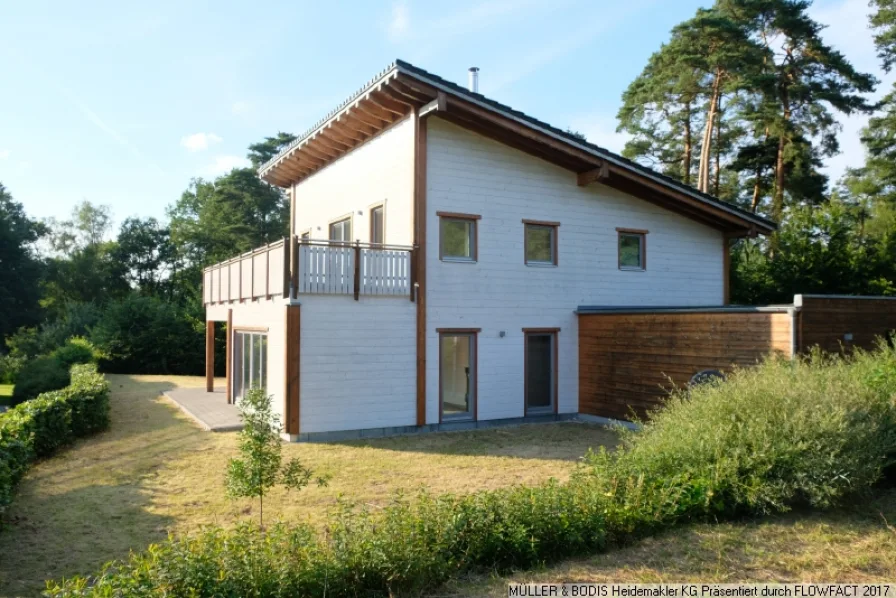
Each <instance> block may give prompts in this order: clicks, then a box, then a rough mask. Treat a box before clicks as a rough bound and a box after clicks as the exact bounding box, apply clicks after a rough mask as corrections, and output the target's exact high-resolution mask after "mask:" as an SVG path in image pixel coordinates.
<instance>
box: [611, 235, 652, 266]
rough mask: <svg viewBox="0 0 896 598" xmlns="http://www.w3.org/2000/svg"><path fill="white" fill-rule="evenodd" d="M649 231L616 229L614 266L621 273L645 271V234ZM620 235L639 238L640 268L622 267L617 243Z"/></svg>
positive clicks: (620, 253) (620, 252)
mask: <svg viewBox="0 0 896 598" xmlns="http://www.w3.org/2000/svg"><path fill="white" fill-rule="evenodd" d="M648 232H650V231H646V230H639V229H636V228H617V229H616V265H617V266H618V267H619V269H620V270H622V271H623V272H645V271H646V270H647V233H648ZM622 235H639V236H640V237H641V267H640V268H633V267H631V266H623V265H622V261H621V260H622V251H620V249H619V241H620V240H621V239H620V237H621V236H622Z"/></svg>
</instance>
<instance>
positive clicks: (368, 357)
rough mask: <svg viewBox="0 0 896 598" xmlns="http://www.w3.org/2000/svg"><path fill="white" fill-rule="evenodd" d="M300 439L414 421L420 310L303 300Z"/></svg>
mask: <svg viewBox="0 0 896 598" xmlns="http://www.w3.org/2000/svg"><path fill="white" fill-rule="evenodd" d="M300 303H301V305H302V331H301V422H300V433H309V432H328V431H334V430H361V429H367V428H383V427H395V426H410V425H414V423H415V422H416V413H417V410H416V396H417V395H416V388H417V386H416V385H417V377H416V359H417V354H416V344H415V340H414V339H415V336H416V325H417V324H416V322H417V320H416V315H415V314H416V304H415V303H411V302H410V301H409V300H408V299H407V298H404V297H368V296H363V297H361V300H360V301H355V300H354V299H352V298H351V297H341V296H327V295H316V296H315V295H306V296H303V297H301V299H300Z"/></svg>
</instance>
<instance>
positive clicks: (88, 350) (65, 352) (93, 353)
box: [50, 336, 97, 370]
mask: <svg viewBox="0 0 896 598" xmlns="http://www.w3.org/2000/svg"><path fill="white" fill-rule="evenodd" d="M50 357H52V358H54V359H56V360H57V361H58V362H59V363H61V364H62V366H63V367H64V368H65V369H66V370H68V369H70V368H71V367H72V366H73V365H77V364H83V363H95V362H96V360H97V350H96V347H94V346H93V345H91V344H90V341H88V340H87V339H86V338H83V337H79V336H76V337H73V338H70V339H68V341H66V343H65V344H64V345H62V346H61V347H59V348H58V349H56V350H55V351H53V352H52V353H50Z"/></svg>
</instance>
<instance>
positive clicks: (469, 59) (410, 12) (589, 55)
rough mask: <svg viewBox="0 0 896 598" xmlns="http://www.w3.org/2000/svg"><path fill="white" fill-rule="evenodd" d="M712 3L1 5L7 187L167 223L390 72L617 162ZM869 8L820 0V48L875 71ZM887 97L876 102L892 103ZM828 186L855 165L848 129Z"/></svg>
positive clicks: (22, 197)
mask: <svg viewBox="0 0 896 598" xmlns="http://www.w3.org/2000/svg"><path fill="white" fill-rule="evenodd" d="M709 3H710V2H709V1H706V2H699V1H695V0H674V1H668V0H666V1H664V0H625V1H624V2H618V1H612V2H611V1H609V0H601V1H597V0H550V1H547V2H545V1H535V0H515V1H511V0H464V1H459V2H453V3H436V2H422V1H414V0H397V1H389V2H378V3H375V2H353V3H349V2H338V1H335V2H294V1H293V2H290V1H272V2H267V3H231V2H191V1H188V0H176V1H169V0H160V1H154V2H144V3H130V2H120V1H117V2H90V1H85V2H78V3H72V2H62V1H57V2H44V1H40V0H34V1H31V2H7V3H4V4H3V6H0V77H2V82H3V87H2V92H0V182H2V183H3V184H4V185H6V186H7V188H8V189H9V190H10V191H11V192H12V194H13V196H14V197H15V198H16V199H17V200H18V201H20V202H22V203H23V204H24V205H25V208H26V210H27V211H28V212H29V214H31V215H32V216H38V217H47V216H56V217H65V216H67V215H68V214H69V212H70V211H71V208H72V206H73V205H74V204H75V203H76V202H79V201H80V200H82V199H88V200H90V201H92V202H94V203H99V204H107V205H109V206H111V207H112V209H113V212H114V215H115V220H116V222H120V221H121V220H123V219H124V218H126V217H128V216H133V215H139V216H156V217H163V216H164V212H165V207H166V206H167V205H169V204H171V203H173V202H174V201H176V200H177V198H178V197H179V196H180V194H181V192H182V191H183V190H184V189H185V188H186V187H187V185H188V184H189V181H190V179H191V178H193V177H200V176H201V177H214V176H215V175H218V174H222V173H223V172H226V171H227V170H229V169H230V168H232V167H234V166H241V165H243V164H244V163H245V153H246V147H247V146H248V145H249V144H250V143H253V142H255V141H258V140H260V139H261V138H262V137H264V136H265V135H269V134H273V133H275V132H276V131H278V130H284V131H290V132H294V133H298V132H301V131H304V130H305V129H307V128H308V127H309V126H310V125H311V124H312V123H314V122H315V121H316V120H318V119H319V118H320V117H322V116H323V115H324V114H325V113H326V112H328V111H329V110H330V109H332V108H333V107H335V106H336V105H337V104H338V103H339V102H341V101H342V100H343V99H345V98H346V97H347V96H349V95H350V94H351V93H352V92H354V91H355V90H356V89H358V88H359V87H361V86H362V85H363V84H364V82H366V81H367V80H368V79H370V78H371V77H373V76H374V75H375V74H376V73H377V72H379V71H380V70H381V69H383V68H384V67H385V66H386V65H388V64H389V63H390V62H392V60H394V59H395V58H402V59H404V60H408V61H410V62H412V63H414V64H417V65H418V66H421V67H423V68H425V69H427V70H430V71H432V72H435V73H437V74H439V75H441V76H443V77H445V78H448V79H452V80H455V81H457V82H459V83H465V81H466V69H467V67H469V66H472V65H476V66H479V67H480V68H481V69H482V70H481V79H480V91H482V92H483V93H485V94H486V95H489V96H491V97H493V98H495V99H497V100H499V101H501V102H504V103H507V104H510V105H511V106H514V107H515V108H518V109H521V110H523V111H525V112H528V113H530V114H532V115H534V116H536V117H538V118H541V119H542V120H546V121H548V122H550V123H552V124H554V125H556V126H559V127H572V128H574V129H576V130H579V131H582V132H583V133H585V134H586V135H587V136H588V138H589V139H590V140H591V141H593V142H595V143H598V144H600V145H603V146H605V147H608V148H610V149H613V150H619V149H621V147H622V145H623V143H624V141H625V140H624V138H623V137H622V136H620V135H618V134H616V133H615V127H616V123H615V114H616V111H617V109H618V107H619V101H620V100H619V98H620V95H621V93H622V91H623V90H624V89H625V87H626V86H627V85H628V83H629V82H630V81H631V80H632V79H633V78H634V77H635V76H636V75H637V74H638V73H639V72H640V70H641V69H642V67H643V66H644V64H645V62H646V60H647V57H648V56H649V55H650V54H651V53H652V52H653V51H654V50H655V49H656V48H657V47H658V46H659V45H660V43H662V42H663V41H665V40H666V39H667V38H668V34H669V30H670V29H671V28H672V27H673V26H674V25H675V24H676V23H678V22H680V21H682V20H684V19H686V18H689V17H690V16H692V15H693V14H694V11H695V10H696V9H697V7H699V6H702V5H707V4H709ZM867 10H868V7H867V2H866V0H817V1H816V3H815V5H814V6H813V8H812V11H813V14H814V16H815V17H816V18H817V19H818V20H819V21H821V22H822V23H825V24H827V25H830V27H829V28H828V29H827V30H826V31H825V36H826V38H827V39H828V41H829V43H832V44H833V45H835V46H836V47H838V48H839V49H840V50H841V51H843V52H844V53H846V54H847V56H848V57H849V58H850V59H851V60H852V61H853V62H854V63H855V64H856V66H857V67H859V68H862V69H864V70H866V71H870V72H874V73H875V74H877V75H878V76H879V77H880V78H882V79H883V80H884V81H885V84H889V83H891V82H892V81H893V77H892V76H888V77H884V76H883V75H882V73H881V72H880V69H879V66H878V63H877V60H876V58H875V56H874V49H873V47H872V45H871V39H870V33H869V32H868V30H867V19H866V15H867ZM884 87H885V86H882V87H881V89H884ZM843 124H844V134H843V139H842V145H843V150H844V151H843V153H842V154H841V155H840V156H837V157H836V158H834V159H832V160H830V161H829V164H828V168H829V171H830V173H831V174H832V175H834V176H835V177H836V176H837V175H838V174H839V173H840V172H842V170H843V168H844V167H845V166H846V165H858V164H860V163H861V162H862V149H861V144H860V143H859V141H858V131H859V129H860V128H861V126H862V125H863V124H864V119H863V118H850V119H845V120H844V123H843Z"/></svg>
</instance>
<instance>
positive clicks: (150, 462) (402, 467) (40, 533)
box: [0, 376, 615, 595]
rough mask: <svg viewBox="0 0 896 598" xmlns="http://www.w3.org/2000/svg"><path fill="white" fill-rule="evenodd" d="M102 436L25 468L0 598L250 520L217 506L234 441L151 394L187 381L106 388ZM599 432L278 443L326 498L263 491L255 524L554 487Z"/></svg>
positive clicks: (5, 536)
mask: <svg viewBox="0 0 896 598" xmlns="http://www.w3.org/2000/svg"><path fill="white" fill-rule="evenodd" d="M109 380H110V382H111V384H112V389H113V394H112V427H111V429H110V430H109V431H108V432H106V433H104V434H102V435H100V436H98V437H95V438H91V439H88V440H85V441H82V442H79V443H78V444H76V445H75V446H73V447H71V448H69V449H67V450H64V451H63V452H62V453H60V454H59V455H57V456H56V457H54V458H52V459H49V460H47V461H45V462H43V463H40V464H38V465H36V466H35V467H34V468H33V469H32V470H31V471H30V472H29V474H28V476H27V477H26V479H25V480H24V481H23V483H22V485H21V486H20V488H19V491H18V495H17V497H16V499H15V501H14V503H13V506H12V508H11V509H10V512H9V516H10V517H9V526H8V527H7V528H6V529H4V530H3V531H2V532H0V555H2V556H0V594H2V595H23V594H24V595H35V594H37V593H38V592H39V591H40V590H41V589H42V588H43V580H45V579H48V578H54V579H58V578H60V577H62V576H66V575H71V574H74V573H87V572H91V571H94V570H96V569H97V568H98V567H99V566H101V565H102V564H103V563H104V562H106V561H108V560H110V559H113V558H121V557H125V556H127V554H128V551H129V550H131V549H133V550H141V549H143V548H145V547H146V546H147V544H149V543H150V542H154V541H158V540H162V539H164V538H165V536H166V535H167V534H168V533H169V532H175V533H184V532H189V531H191V530H195V529H196V528H197V527H198V526H201V525H203V524H208V523H219V524H223V525H230V524H232V523H234V522H235V521H237V520H239V519H241V518H244V517H251V516H253V514H254V513H255V511H254V509H255V505H254V504H253V503H252V502H250V501H246V500H241V501H237V502H232V501H230V500H228V499H227V497H226V496H225V493H224V480H223V476H224V469H225V466H226V463H227V460H228V458H229V457H231V456H232V455H233V454H234V452H235V447H236V435H235V434H232V433H230V434H212V433H207V432H202V431H200V430H199V428H197V427H196V426H195V425H194V424H193V423H192V422H191V421H190V420H188V419H187V418H186V416H184V415H183V414H181V412H180V411H179V410H178V409H177V408H176V407H175V406H174V405H173V404H171V403H170V402H168V400H167V399H164V398H161V397H159V393H160V392H162V391H163V390H166V389H169V388H172V387H174V386H175V385H176V386H201V385H202V384H203V383H204V380H203V379H201V378H177V377H160V376H109ZM614 442H615V437H614V435H613V434H612V433H610V432H608V431H606V430H604V429H602V428H599V427H596V426H590V425H584V424H572V423H570V424H555V425H538V426H523V427H519V428H504V429H498V430H488V431H479V432H462V433H451V434H429V435H424V436H417V437H403V438H388V439H376V440H368V441H357V442H351V443H338V444H289V445H285V450H284V453H285V455H286V456H288V457H292V456H295V457H300V458H301V459H302V460H303V461H305V462H306V464H308V465H310V466H311V467H312V468H314V469H315V470H316V471H318V472H321V473H329V474H331V475H332V478H331V480H330V485H329V487H327V488H317V487H314V488H308V489H306V490H303V491H302V492H300V493H291V494H286V493H283V492H274V493H273V494H272V496H270V497H269V498H268V499H266V500H265V515H266V519H267V520H271V519H274V518H276V517H282V518H283V519H288V520H309V521H311V522H312V523H320V522H321V521H323V519H324V517H325V516H326V513H327V511H328V510H329V509H330V508H331V507H332V506H333V505H334V504H335V502H336V500H337V497H338V496H339V495H344V496H346V497H347V498H349V499H352V500H356V501H360V502H364V503H368V504H372V505H379V504H383V503H384V502H385V501H386V500H388V498H389V495H390V494H391V493H393V492H395V491H396V490H399V489H403V490H411V491H413V490H414V489H415V488H418V487H421V486H426V487H428V488H430V489H432V490H434V491H436V492H467V491H472V490H477V489H482V488H495V487H499V486H506V485H510V484H515V483H521V484H533V483H537V482H539V481H543V480H545V479H547V478H550V477H555V478H557V479H560V480H563V479H565V478H567V477H568V476H569V473H570V471H571V469H572V467H573V465H574V463H575V461H576V459H577V458H578V457H579V456H581V455H582V454H583V453H584V452H585V451H586V450H587V448H588V447H596V446H598V445H601V444H610V445H611V444H613V443H614Z"/></svg>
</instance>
